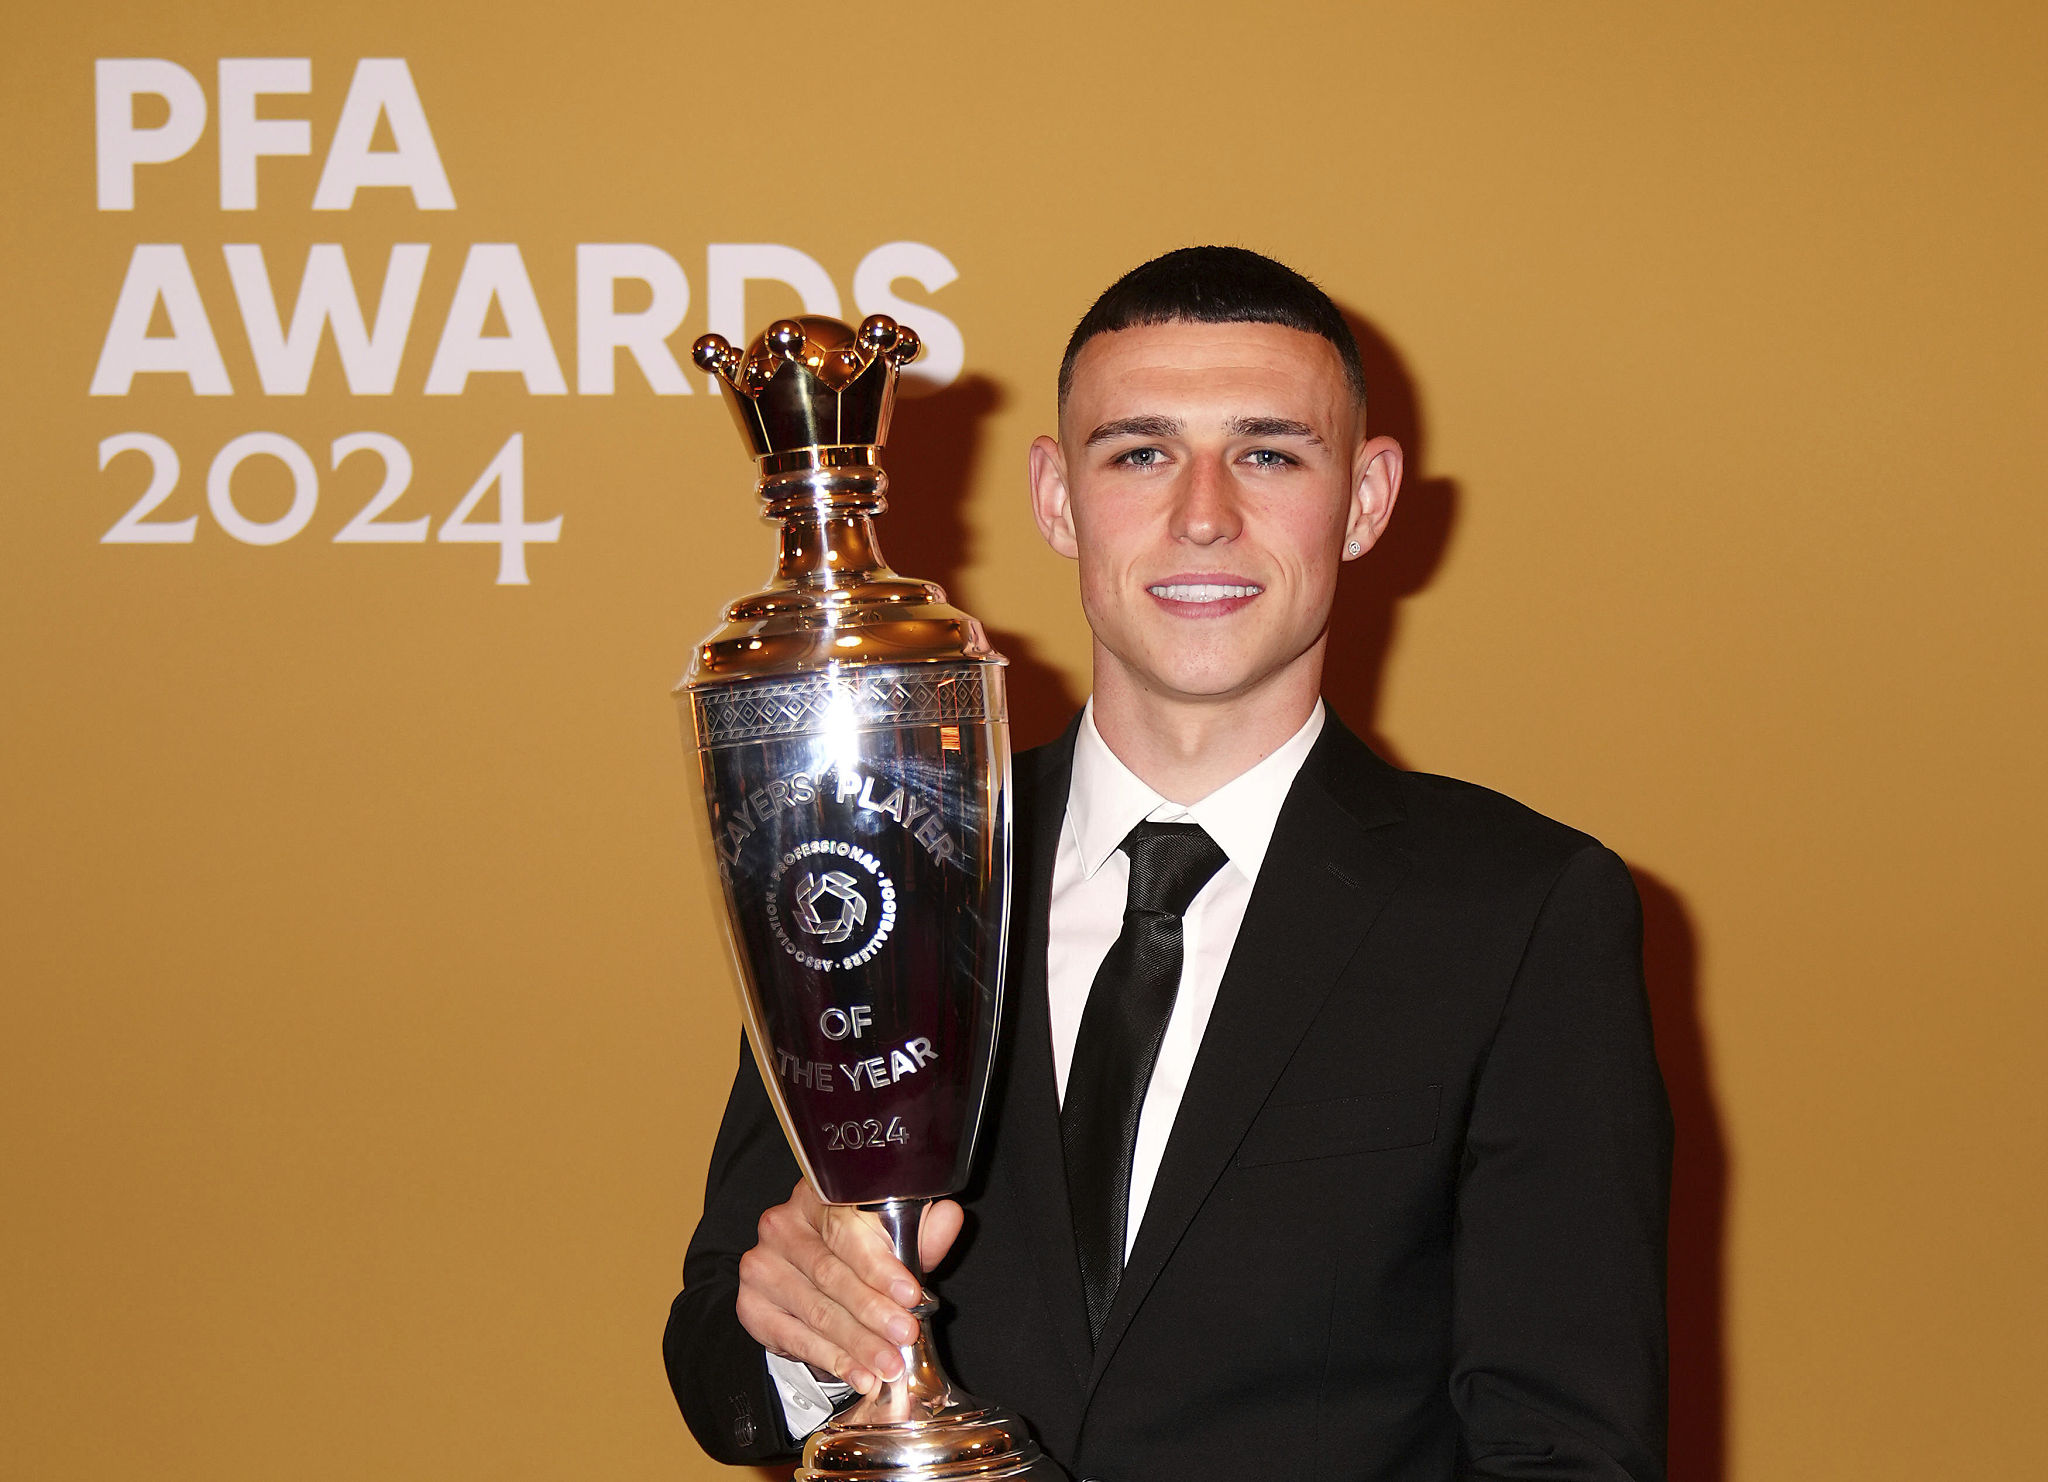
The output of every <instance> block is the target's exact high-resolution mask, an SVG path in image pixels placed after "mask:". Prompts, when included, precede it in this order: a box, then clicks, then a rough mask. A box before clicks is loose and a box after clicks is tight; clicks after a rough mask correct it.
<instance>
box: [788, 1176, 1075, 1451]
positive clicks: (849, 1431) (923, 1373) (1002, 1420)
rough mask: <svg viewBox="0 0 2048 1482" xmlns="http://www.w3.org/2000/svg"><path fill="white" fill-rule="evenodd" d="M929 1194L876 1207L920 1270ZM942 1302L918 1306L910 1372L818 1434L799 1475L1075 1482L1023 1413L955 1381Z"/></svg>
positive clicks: (905, 1352)
mask: <svg viewBox="0 0 2048 1482" xmlns="http://www.w3.org/2000/svg"><path fill="white" fill-rule="evenodd" d="M926 1202H927V1201H925V1200H922V1199H892V1200H889V1201H888V1202H887V1203H884V1204H878V1205H873V1206H870V1207H871V1208H872V1210H873V1212H874V1213H875V1214H877V1215H879V1216H880V1217H881V1221H882V1228H883V1229H884V1230H885V1231H886V1232H887V1233H888V1236H889V1243H890V1246H891V1247H892V1248H893V1249H894V1250H895V1252H896V1256H897V1259H899V1260H900V1261H902V1262H903V1265H904V1267H905V1268H906V1269H907V1270H909V1271H910V1272H911V1273H912V1274H913V1275H916V1274H918V1251H917V1232H918V1227H919V1222H920V1220H921V1219H922V1216H923V1209H924V1205H925V1203H926ZM938 1310H939V1304H938V1301H937V1299H936V1298H934V1297H933V1296H932V1294H931V1293H930V1292H929V1291H926V1292H925V1293H924V1295H923V1300H922V1301H920V1302H919V1303H918V1304H917V1306H915V1307H913V1308H911V1309H910V1315H911V1316H912V1317H914V1318H916V1319H917V1337H916V1338H915V1339H914V1340H912V1341H911V1342H909V1343H906V1344H904V1345H903V1348H902V1350H901V1352H902V1357H903V1373H902V1374H901V1375H900V1376H899V1377H897V1378H895V1379H889V1380H885V1381H883V1383H882V1385H881V1386H880V1387H879V1388H878V1389H876V1390H875V1392H874V1393H873V1394H870V1395H868V1396H866V1397H865V1398H863V1399H862V1400H860V1401H859V1402H858V1403H856V1404H855V1405H854V1406H853V1408H852V1409H850V1410H847V1411H845V1412H844V1413H843V1414H841V1415H839V1416H837V1417H836V1418H834V1419H833V1420H831V1421H828V1422H827V1423H826V1424H825V1425H824V1426H823V1427H821V1428H820V1429H818V1430H815V1431H813V1432H811V1437H810V1439H809V1440H808V1441H806V1442H804V1461H803V1465H802V1466H800V1467H798V1468H797V1469H796V1482H835V1479H838V1482H956V1479H967V1478H972V1479H976V1482H996V1479H999V1478H1005V1477H1019V1478H1025V1479H1027V1482H1067V1474H1066V1473H1065V1472H1064V1471H1062V1470H1061V1469H1060V1467H1059V1464H1058V1463H1056V1462H1055V1461H1053V1460H1052V1458H1051V1457H1049V1456H1047V1455H1046V1454H1045V1453H1044V1452H1043V1451H1041V1450H1039V1447H1038V1442H1036V1441H1034V1440H1033V1439H1032V1438H1031V1431H1030V1428H1029V1427H1027V1426H1026V1425H1025V1424H1024V1422H1023V1420H1022V1419H1020V1418H1019V1417H1018V1416H1017V1415H1016V1414H1014V1413H1013V1412H1011V1411H1009V1410H1005V1409H1004V1408H1003V1407H1002V1406H1000V1405H991V1404H989V1403H988V1402H987V1401H986V1400H978V1399H976V1398H975V1397H974V1396H973V1395H971V1394H966V1393H964V1392H962V1391H961V1390H958V1389H955V1388H954V1387H953V1381H952V1380H950V1379H948V1378H947V1377H946V1371H945V1368H944V1366H942V1365H941V1364H940V1363H939V1355H938V1350H937V1348H936V1347H935V1346H934V1345H933V1343H932V1330H931V1319H932V1317H933V1315H934V1314H936V1313H937V1312H938Z"/></svg>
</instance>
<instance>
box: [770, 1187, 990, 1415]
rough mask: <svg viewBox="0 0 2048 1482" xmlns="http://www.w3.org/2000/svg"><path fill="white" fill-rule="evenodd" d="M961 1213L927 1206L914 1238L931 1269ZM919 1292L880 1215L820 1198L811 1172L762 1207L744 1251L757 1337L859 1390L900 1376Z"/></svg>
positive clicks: (943, 1204)
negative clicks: (784, 1197) (780, 1199)
mask: <svg viewBox="0 0 2048 1482" xmlns="http://www.w3.org/2000/svg"><path fill="white" fill-rule="evenodd" d="M964 1218H965V1216H963V1215H962V1214H961V1212H960V1206H959V1205H957V1204H955V1203H954V1202H953V1201H952V1200H950V1199H941V1200H939V1201H937V1202H936V1203H934V1204H932V1205H930V1206H929V1207H928V1208H926V1210H925V1212H924V1222H923V1224H922V1225H920V1226H919V1228H918V1237H917V1243H918V1258H919V1260H920V1261H921V1262H922V1263H923V1265H924V1268H925V1270H927V1271H929V1270H931V1268H932V1267H934V1266H936V1265H937V1264H938V1263H939V1262H940V1261H942V1260H943V1259H945V1255H946V1252H947V1251H949V1250H951V1249H952V1248H953V1241H954V1239H955V1238H956V1237H957V1236H958V1235H959V1234H960V1226H961V1223H962V1221H963V1220H964ZM921 1294H922V1291H921V1288H920V1287H919V1285H918V1282H917V1279H916V1278H915V1277H913V1276H912V1275H911V1274H910V1272H909V1271H907V1270H905V1269H904V1266H903V1263H902V1262H901V1261H899V1260H897V1259H896V1255H895V1252H894V1251H892V1250H891V1249H890V1248H889V1237H888V1236H887V1235H886V1234H884V1233H883V1231H882V1222H881V1220H880V1219H879V1218H877V1217H876V1216H874V1215H872V1214H869V1213H867V1212H866V1211H864V1210H859V1209H849V1208H846V1207H844V1206H840V1205H833V1204H824V1203H821V1202H820V1201H819V1199H818V1196H817V1195H816V1194H814V1193H812V1192H811V1186H810V1183H809V1181H808V1180H806V1179H798V1180H797V1185H796V1187H795V1188H794V1189H792V1190H791V1191H790V1195H789V1200H788V1202H787V1203H784V1204H778V1205H776V1206H775V1207H774V1208H773V1209H771V1210H769V1211H768V1212H767V1213H766V1214H764V1215H762V1216H761V1224H760V1240H759V1243H757V1244H756V1245H755V1246H754V1248H753V1249H752V1250H750V1251H748V1252H747V1253H746V1254H745V1255H743V1256H741V1257H740V1296H739V1319H740V1325H741V1326H742V1327H744V1328H745V1329H746V1330H747V1331H748V1332H749V1333H751V1334H752V1335H753V1337H754V1341H755V1342H757V1343H759V1344H760V1345H761V1346H762V1347H763V1348H766V1349H767V1350H768V1351H769V1352H771V1353H779V1354H781V1355H782V1356H783V1357H784V1358H792V1359H796V1360H799V1361H800V1362H802V1363H806V1364H811V1365H813V1366H814V1367H816V1368H820V1369H824V1370H826V1371H827V1372H829V1373H833V1374H837V1375H838V1376H839V1377H840V1378H841V1379H843V1380H845V1381H846V1382H847V1383H848V1384H850V1385H852V1386H853V1387H854V1388H855V1389H857V1390H859V1391H860V1392H861V1393H862V1394H872V1393H873V1392H874V1390H875V1387H876V1385H878V1384H879V1383H880V1382H881V1381H882V1380H883V1379H896V1378H900V1377H901V1376H902V1373H903V1360H902V1357H901V1355H899V1354H898V1353H897V1349H898V1348H899V1347H900V1346H901V1345H903V1344H906V1343H909V1342H910V1341H911V1340H912V1339H914V1338H915V1337H916V1336H917V1320H916V1319H915V1318H913V1317H912V1316H911V1315H910V1311H909V1309H910V1308H912V1307H914V1306H916V1305H917V1303H918V1300H919V1298H920V1296H921Z"/></svg>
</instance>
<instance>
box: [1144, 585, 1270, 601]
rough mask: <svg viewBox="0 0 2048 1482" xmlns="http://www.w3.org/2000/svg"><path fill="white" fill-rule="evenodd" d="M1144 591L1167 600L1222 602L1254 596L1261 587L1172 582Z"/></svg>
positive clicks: (1260, 590)
mask: <svg viewBox="0 0 2048 1482" xmlns="http://www.w3.org/2000/svg"><path fill="white" fill-rule="evenodd" d="M1145 590H1146V591H1148V592H1150V593H1151V594H1152V595H1153V596H1155V597H1163V598H1165V599H1166V600H1167V601H1168V602H1224V601H1227V600H1229V599H1230V598H1232V597H1256V596H1258V595H1259V593H1260V592H1262V591H1264V590H1265V588H1263V587H1233V586H1225V585H1224V584H1223V583H1221V582H1212V581H1205V582H1174V583H1171V584H1166V585H1161V586H1156V587H1147V588H1145Z"/></svg>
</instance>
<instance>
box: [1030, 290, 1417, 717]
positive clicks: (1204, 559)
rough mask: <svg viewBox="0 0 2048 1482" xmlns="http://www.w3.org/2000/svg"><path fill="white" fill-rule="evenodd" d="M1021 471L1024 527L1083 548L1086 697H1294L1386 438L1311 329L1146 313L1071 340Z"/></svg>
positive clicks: (1318, 641) (1358, 535) (1393, 449)
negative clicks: (1055, 394) (1025, 476)
mask: <svg viewBox="0 0 2048 1482" xmlns="http://www.w3.org/2000/svg"><path fill="white" fill-rule="evenodd" d="M1031 478H1032V503H1033V509H1034V512H1035V513H1036V515H1037V517H1038V523H1039V528H1040V530H1042V531H1043V532H1044V534H1045V538H1046V540H1047V541H1048V542H1049V543H1050V544H1051V545H1052V547H1053V549H1055V550H1057V551H1059V552H1060V553H1061V554H1062V555H1066V556H1072V557H1075V558H1077V559H1078V560H1079V561H1080V564H1081V573H1080V574H1081V605H1082V608H1083V610H1084V611H1085V612H1086V614H1087V617H1088V625H1089V627H1090V628H1091V629H1092V630H1093V631H1094V634H1095V649H1096V689H1097V693H1098V695H1100V694H1102V693H1103V692H1104V691H1105V690H1113V689H1128V688H1130V687H1135V688H1136V689H1138V690H1140V691H1142V692H1144V693H1145V694H1147V695H1149V696H1151V697H1154V698H1156V699H1160V700H1167V701H1227V700H1235V699H1239V698H1243V697H1246V696H1252V695H1257V694H1259V693H1260V692H1261V691H1263V690H1275V691H1276V694H1275V698H1279V693H1278V691H1284V692H1285V693H1286V694H1287V695H1288V697H1290V698H1292V697H1293V691H1295V690H1299V689H1301V688H1302V687H1303V686H1306V693H1307V694H1308V695H1309V696H1311V697H1312V696H1313V694H1314V693H1315V690H1316V688H1317V686H1318V685H1319V683H1320V679H1321V673H1322V657H1323V640H1324V631H1325V626H1326V624H1327V621H1328V618H1329V614H1330V603H1331V600H1332V598H1333V596H1334V594H1335V591H1336V583H1337V568H1338V565H1339V563H1340V562H1342V561H1344V560H1346V559H1348V558H1349V557H1350V556H1352V555H1354V554H1362V553H1363V552H1364V551H1365V550H1366V549H1368V548H1370V547H1371V545H1372V543H1373V541H1374V540H1376V539H1377V538H1378V536H1379V532H1380V530H1381V529H1382V528H1383V526H1384V525H1385V523H1386V518H1387V515H1388V514H1389V513H1391V511H1392V509H1393V502H1394V496H1395V493H1396V492H1397V491H1398V489H1399V486H1400V478H1401V450H1400V448H1399V447H1398V446H1397V445H1396V444H1394V443H1393V442H1391V441H1390V440H1388V439H1386V438H1376V439H1372V440H1370V441H1368V440H1367V439H1366V437H1365V429H1364V425H1363V417H1362V414H1361V410H1360V409H1359V408H1358V407H1357V406H1356V404H1355V402H1354V399H1353V397H1352V394H1351V388H1350V384H1349V382H1348V381H1347V380H1346V378H1345V375H1344V368H1343V363H1342V362H1341V361H1340V360H1339V359H1338V357H1337V352H1336V350H1335V348H1334V347H1332V346H1331V345H1330V343H1329V342H1328V341H1327V340H1324V339H1323V338H1321V337H1320V336H1318V335H1312V334H1308V333H1305V332H1303V331H1301V330H1296V329H1288V328H1286V327H1284V326H1281V325H1273V324H1160V325H1150V326H1145V327H1142V328H1136V329H1126V330H1119V331H1117V332H1115V333H1112V334H1102V335H1097V336H1096V337H1095V338H1094V339H1092V340H1090V341H1088V342H1087V344H1085V345H1084V346H1083V347H1082V349H1081V352H1080V354H1079V356H1078V357H1077V358H1076V360H1075V362H1074V377H1073V382H1072V387H1071V390H1070V391H1069V393H1068V397H1067V404H1066V407H1065V409H1064V410H1063V411H1062V413H1061V416H1060V435H1059V439H1058V441H1057V442H1055V441H1054V440H1053V439H1051V438H1043V437H1042V438H1040V439H1038V441H1037V442H1036V443H1035V444H1033V446H1032V449H1031ZM1353 541H1356V542H1357V543H1358V551H1357V552H1353V551H1352V550H1351V549H1350V544H1351V542H1353Z"/></svg>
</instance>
